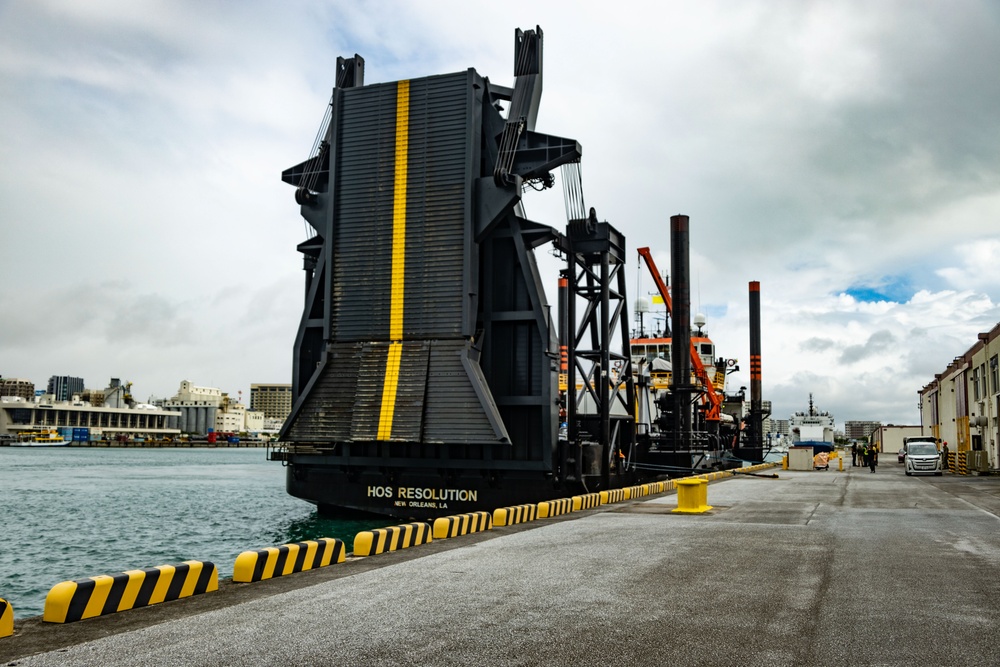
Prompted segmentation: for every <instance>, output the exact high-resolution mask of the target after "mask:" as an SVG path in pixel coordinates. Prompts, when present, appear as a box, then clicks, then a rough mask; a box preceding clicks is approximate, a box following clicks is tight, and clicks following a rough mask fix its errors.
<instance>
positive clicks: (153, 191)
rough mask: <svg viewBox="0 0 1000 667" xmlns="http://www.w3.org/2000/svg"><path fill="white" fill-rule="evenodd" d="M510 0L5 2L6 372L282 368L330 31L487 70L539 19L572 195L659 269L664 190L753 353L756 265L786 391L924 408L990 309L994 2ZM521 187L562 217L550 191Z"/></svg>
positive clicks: (204, 375)
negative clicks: (575, 145)
mask: <svg viewBox="0 0 1000 667" xmlns="http://www.w3.org/2000/svg"><path fill="white" fill-rule="evenodd" d="M517 13H518V12H516V11H515V12H514V14H515V16H514V17H513V18H512V17H511V10H510V8H509V7H501V6H495V5H477V4H475V3H465V2H437V3H409V2H375V3H365V4H358V3H348V2H339V1H337V2H319V1H317V2H308V1H303V2H298V3H294V4H293V6H292V7H291V8H289V7H286V6H283V5H276V4H273V3H267V2H260V1H259V0H250V1H249V2H245V3H240V4H239V6H238V7H231V6H228V5H221V4H214V3H200V2H191V1H187V0H180V1H178V2H170V3H162V2H154V3H142V4H136V3H122V2H116V1H112V0H99V1H97V2H87V3H80V2H68V1H61V0H59V1H57V0H40V1H39V2H32V3H6V4H3V5H0V142H3V145H4V147H5V159H4V160H3V161H2V162H0V228H2V237H0V241H2V242H0V270H2V271H3V276H4V278H5V281H6V283H7V284H8V285H9V289H7V290H4V292H2V293H0V313H2V317H3V335H2V336H0V373H3V374H4V376H12V375H13V376H25V377H28V378H32V379H34V381H35V382H36V384H43V383H44V381H45V380H46V379H47V378H48V376H50V375H54V374H67V373H69V374H73V373H74V371H73V370H72V369H74V368H76V369H78V372H79V373H85V374H86V379H87V380H88V382H90V381H91V378H93V379H94V380H95V381H99V380H100V379H101V378H103V377H104V376H108V377H110V376H112V375H115V376H122V377H128V378H129V379H131V380H133V381H134V382H135V387H136V390H137V391H138V392H144V391H148V392H149V393H156V394H159V395H165V394H169V393H172V392H173V391H176V387H177V384H178V383H179V382H180V380H182V379H185V378H186V379H190V380H192V381H194V382H196V383H197V384H200V385H215V386H221V387H222V388H223V389H224V390H226V391H230V392H231V393H235V392H236V391H238V390H239V388H242V389H243V391H248V389H249V384H250V383H251V382H256V381H258V380H263V381H280V380H281V379H282V378H284V379H286V380H288V379H290V377H291V345H292V340H293V338H294V335H295V331H296V329H297V326H298V321H299V317H300V309H301V307H302V302H303V299H302V268H301V257H300V256H299V254H298V253H297V252H296V251H295V246H296V244H298V243H299V242H301V241H302V240H304V239H305V238H306V237H307V235H308V233H309V232H308V230H306V229H305V226H304V225H303V223H302V221H301V219H300V218H299V216H298V208H297V207H296V205H295V204H294V203H293V200H292V190H291V188H289V187H288V186H287V185H285V184H283V183H281V182H280V179H279V175H280V172H281V170H282V169H284V168H286V167H289V166H291V165H293V164H296V163H298V162H300V161H301V160H303V159H304V158H305V157H307V154H308V151H309V148H310V146H311V144H312V141H313V139H314V137H315V135H316V132H317V127H318V125H319V123H320V119H321V118H322V117H323V113H324V110H325V108H326V104H327V101H328V100H329V95H330V88H331V87H332V85H333V67H334V64H335V62H336V57H337V56H351V55H353V54H354V53H359V54H361V55H362V56H363V57H364V58H365V78H366V82H367V83H377V82H383V81H393V80H396V79H398V78H410V77H420V76H428V75H433V74H439V73H445V72H454V71H461V70H464V69H466V68H468V67H475V68H476V69H477V70H478V71H479V72H480V73H481V74H484V75H486V76H488V77H490V79H491V81H494V82H497V83H499V84H501V85H510V84H511V83H512V82H513V76H512V52H513V32H514V29H515V28H516V27H522V28H534V26H535V25H536V24H537V25H540V26H541V27H542V29H543V30H544V32H545V58H544V63H545V92H544V94H543V98H542V102H541V110H540V114H539V121H538V130H539V131H541V132H545V133H551V134H555V135H558V136H565V137H571V138H575V139H577V140H578V141H580V143H581V145H582V146H583V163H582V171H583V186H584V190H585V196H586V203H587V205H588V206H594V207H595V208H596V209H597V212H598V215H599V216H600V217H602V218H603V219H607V220H608V221H609V222H611V223H612V224H614V225H615V226H616V227H617V228H618V229H619V230H621V231H622V233H623V234H624V235H625V236H626V238H627V242H628V247H629V248H630V249H634V248H635V247H639V246H649V247H650V248H652V250H653V252H654V256H655V258H656V261H657V263H658V264H660V267H661V269H663V270H669V239H668V232H667V230H668V226H667V225H668V221H669V216H670V215H671V214H673V213H685V214H688V215H690V216H691V253H692V257H691V269H692V300H693V301H694V302H695V303H694V304H693V308H694V309H695V310H700V311H702V312H705V313H706V314H707V315H709V324H708V329H709V331H710V333H711V334H712V336H713V337H714V338H715V340H716V343H717V344H718V347H719V352H720V354H721V355H723V356H726V357H736V358H740V359H742V360H746V359H747V356H748V331H747V329H748V319H749V318H748V312H747V311H748V305H747V296H746V293H747V282H748V281H750V280H759V281H760V282H761V290H762V291H761V296H762V330H763V341H762V344H763V346H764V385H765V394H766V395H765V398H768V399H769V400H771V401H772V403H773V405H774V406H775V411H776V416H783V415H784V416H787V415H788V414H790V413H791V412H793V411H795V410H801V409H804V408H805V405H806V403H807V400H808V393H809V392H810V391H812V392H814V393H815V394H816V398H817V401H818V402H819V403H820V404H821V405H822V406H823V409H827V410H830V411H831V412H833V413H834V414H835V415H836V416H837V418H838V420H840V421H842V420H844V419H850V418H859V419H862V418H864V419H883V420H886V421H894V422H895V423H905V422H913V421H915V420H916V419H917V412H916V407H915V406H916V402H915V400H914V399H915V392H916V390H917V389H919V387H921V386H923V385H924V384H926V382H927V381H928V380H929V379H930V378H931V377H933V374H934V373H935V372H939V371H940V370H942V369H943V368H944V366H945V365H946V364H947V363H948V362H949V361H950V360H951V359H952V358H953V357H954V356H956V355H958V354H961V353H962V352H963V351H964V350H966V349H967V348H968V347H970V346H971V345H972V344H973V343H974V342H975V340H976V334H977V333H978V332H980V331H986V330H989V329H990V328H992V326H994V325H995V324H996V323H997V322H998V321H1000V308H998V305H997V304H998V303H1000V273H998V271H1000V268H998V267H997V265H998V263H997V262H996V261H995V260H996V257H998V256H1000V231H998V227H997V220H998V219H1000V116H998V115H997V114H996V109H997V108H998V107H1000V77H996V75H995V69H996V63H997V62H998V61H1000V27H998V26H1000V22H998V21H997V13H996V8H995V6H994V5H993V3H991V2H988V1H983V2H977V1H975V0H970V1H968V2H962V3H959V4H957V5H953V4H948V5H944V4H942V5H940V6H938V5H934V4H927V3H917V4H914V3H909V2H903V1H890V2H882V3H865V2H860V1H849V2H845V3H835V4H834V3H826V2H770V1H768V2H763V1H750V2H743V3H739V5H734V4H733V3H729V2H712V1H709V2H684V1H681V2H671V3H665V4H663V5H662V6H661V7H659V8H658V14H657V20H655V21H654V20H642V19H641V17H640V18H639V19H637V16H636V12H634V11H618V12H608V11H607V7H606V5H604V4H599V3H595V2H574V3H568V2H546V3H541V4H538V5H537V6H533V7H532V8H531V11H530V12H528V13H527V14H524V13H522V14H523V15H522V16H520V17H518V16H516V14H517ZM376 15H377V16H379V20H377V21H376V20H372V17H373V16H376ZM525 19H527V20H525ZM558 177H559V176H558V175H557V178H558ZM525 208H526V211H527V212H528V214H529V215H530V216H531V217H532V218H534V219H537V220H539V221H541V222H544V223H547V224H550V225H552V226H555V227H561V226H562V225H563V224H564V223H565V216H564V211H563V209H562V199H561V193H560V192H559V191H558V188H556V189H554V190H553V191H550V192H545V193H534V192H532V193H527V194H526V197H525ZM540 257H541V264H542V265H543V273H544V276H543V277H544V279H545V280H546V284H551V285H554V283H555V275H556V273H557V271H558V267H556V266H555V264H554V262H553V261H552V258H551V257H549V256H548V255H546V254H545V250H544V249H543V250H541V251H540ZM633 258H634V254H632V253H631V250H630V256H629V261H630V262H631V261H633ZM628 270H629V271H630V272H631V271H632V270H635V271H636V274H635V279H634V280H632V279H630V280H629V290H630V291H631V290H632V289H636V290H637V291H638V293H639V294H644V293H646V292H648V291H649V290H650V285H649V279H648V277H643V272H644V271H645V269H644V268H641V267H638V265H636V266H635V267H634V268H633V267H629V269H628ZM643 281H645V282H643ZM633 285H634V286H635V287H633ZM551 301H552V302H553V303H554V302H555V299H554V298H552V299H551ZM53 321H56V322H58V323H59V325H58V326H53V325H52V322H53ZM743 367H744V369H745V370H744V371H742V372H741V373H737V374H734V375H733V376H732V380H733V381H734V382H735V383H736V386H737V387H738V386H739V385H740V384H741V383H742V384H744V385H746V384H748V379H749V378H748V376H747V375H746V373H747V371H746V369H747V368H748V365H746V364H744V365H743Z"/></svg>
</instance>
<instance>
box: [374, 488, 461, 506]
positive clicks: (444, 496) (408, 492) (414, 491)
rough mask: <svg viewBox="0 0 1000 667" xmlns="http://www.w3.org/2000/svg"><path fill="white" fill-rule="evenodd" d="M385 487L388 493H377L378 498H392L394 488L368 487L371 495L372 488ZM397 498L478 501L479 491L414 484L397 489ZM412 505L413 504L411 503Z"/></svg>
mask: <svg viewBox="0 0 1000 667" xmlns="http://www.w3.org/2000/svg"><path fill="white" fill-rule="evenodd" d="M373 488H374V489H379V488H384V489H385V490H386V491H387V492H388V495H378V494H375V497H377V498H392V497H393V496H392V489H391V488H390V487H368V495H369V497H370V496H372V495H373V493H372V489H373ZM396 497H397V498H406V499H407V500H429V501H436V500H444V501H447V500H461V501H463V502H473V503H474V502H476V500H478V498H479V491H475V490H472V489H430V488H420V487H414V486H401V487H399V488H398V489H396ZM411 506H412V505H411Z"/></svg>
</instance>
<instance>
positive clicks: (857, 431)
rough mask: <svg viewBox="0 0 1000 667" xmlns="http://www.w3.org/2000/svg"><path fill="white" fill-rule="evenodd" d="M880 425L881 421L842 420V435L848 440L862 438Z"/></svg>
mask: <svg viewBox="0 0 1000 667" xmlns="http://www.w3.org/2000/svg"><path fill="white" fill-rule="evenodd" d="M881 425H882V422H873V421H846V422H844V435H845V436H847V438H848V439H849V440H862V439H865V438H867V437H868V436H869V435H871V433H872V432H873V431H875V430H876V429H878V428H879V427H880V426H881Z"/></svg>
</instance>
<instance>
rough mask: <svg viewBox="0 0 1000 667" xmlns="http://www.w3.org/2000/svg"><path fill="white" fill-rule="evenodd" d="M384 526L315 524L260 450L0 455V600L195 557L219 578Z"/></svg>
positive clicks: (36, 600)
mask: <svg viewBox="0 0 1000 667" xmlns="http://www.w3.org/2000/svg"><path fill="white" fill-rule="evenodd" d="M391 523H392V520H391V519H378V518H375V519H370V520H338V519H327V518H322V517H320V516H319V515H318V514H317V513H316V510H315V508H314V507H313V506H312V505H310V504H308V503H306V502H304V501H302V500H299V499H297V498H293V497H291V496H289V495H288V494H287V493H286V492H285V469H284V468H283V467H282V466H281V464H280V463H274V462H269V461H267V460H266V458H265V453H264V450H262V449H116V448H77V447H55V448H13V447H0V544H2V548H0V598H4V599H6V600H7V601H8V602H9V603H11V604H12V605H13V607H14V612H15V615H16V618H27V617H30V616H37V615H39V614H41V613H42V610H43V608H44V604H45V595H46V594H47V593H48V591H49V590H50V589H51V588H52V587H53V586H54V585H56V584H57V583H59V582H62V581H71V580H76V579H82V578H85V577H90V576H95V575H99V574H116V573H118V572H124V571H125V570H132V569H139V568H144V567H153V566H156V565H164V564H173V563H179V562H181V561H184V560H192V559H193V560H203V561H210V562H212V563H214V564H215V565H216V567H217V568H218V570H219V577H220V579H221V578H225V577H230V576H232V572H233V564H234V562H235V560H236V556H237V555H239V553H240V552H242V551H247V550H251V549H260V548H263V547H267V546H276V545H280V544H285V543H288V542H298V541H301V540H306V539H314V538H317V537H335V538H339V539H342V540H344V542H345V543H346V545H347V549H348V550H350V549H351V545H352V542H353V539H354V535H355V534H356V533H357V532H359V531H361V530H367V529H369V528H374V527H380V526H385V525H389V524H391Z"/></svg>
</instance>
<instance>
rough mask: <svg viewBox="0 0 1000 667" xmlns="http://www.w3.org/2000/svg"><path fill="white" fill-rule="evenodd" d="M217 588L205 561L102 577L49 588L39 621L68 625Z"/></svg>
mask: <svg viewBox="0 0 1000 667" xmlns="http://www.w3.org/2000/svg"><path fill="white" fill-rule="evenodd" d="M218 589H219V572H218V570H217V569H216V567H215V565H213V564H212V563H209V562H208V561H198V560H186V561H184V562H183V563H179V564H177V565H158V566H156V567H150V568H145V569H142V570H128V571H127V572H122V573H120V574H114V575H106V574H102V575H99V576H96V577H88V578H87V579H78V580H76V581H64V582H62V583H59V584H56V585H55V586H53V587H52V589H51V590H50V591H49V594H48V595H47V596H45V610H44V613H43V614H42V620H43V621H47V622H49V623H72V622H74V621H80V620H83V619H85V618H93V617H95V616H104V615H105V614H113V613H115V612H119V611H125V610H127V609H135V608H138V607H146V606H149V605H152V604H159V603H161V602H169V601H170V600H177V599H179V598H186V597H190V596H192V595H198V594H200V593H209V592H211V591H215V590H218Z"/></svg>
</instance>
